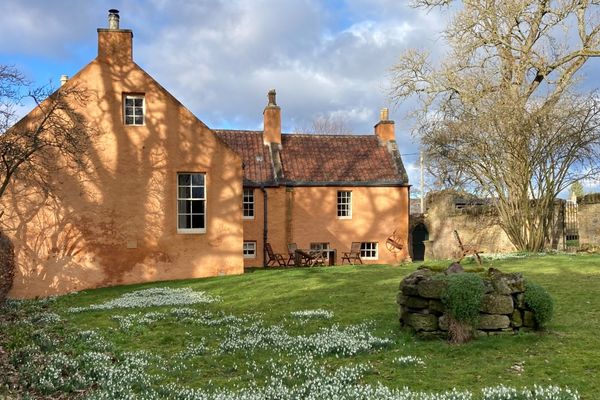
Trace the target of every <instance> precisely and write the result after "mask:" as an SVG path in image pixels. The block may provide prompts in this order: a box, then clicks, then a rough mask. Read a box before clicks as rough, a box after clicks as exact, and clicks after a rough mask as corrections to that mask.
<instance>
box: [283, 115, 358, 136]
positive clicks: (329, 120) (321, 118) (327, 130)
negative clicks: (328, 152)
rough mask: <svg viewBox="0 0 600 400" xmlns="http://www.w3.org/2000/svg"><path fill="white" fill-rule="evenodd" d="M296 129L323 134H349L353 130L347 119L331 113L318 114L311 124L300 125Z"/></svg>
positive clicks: (299, 131)
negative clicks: (349, 126)
mask: <svg viewBox="0 0 600 400" xmlns="http://www.w3.org/2000/svg"><path fill="white" fill-rule="evenodd" d="M294 131H296V132H298V133H312V134H323V135H348V134H350V132H351V131H350V128H348V125H347V124H346V121H344V120H343V119H342V118H339V117H334V116H331V115H327V116H326V115H318V116H316V117H315V118H314V119H313V120H312V121H311V122H310V123H309V124H306V125H305V126H302V127H298V128H296V129H294Z"/></svg>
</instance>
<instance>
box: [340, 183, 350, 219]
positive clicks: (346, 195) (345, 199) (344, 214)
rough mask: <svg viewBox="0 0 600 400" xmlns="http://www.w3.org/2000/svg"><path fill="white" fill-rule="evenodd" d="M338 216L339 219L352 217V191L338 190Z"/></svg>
mask: <svg viewBox="0 0 600 400" xmlns="http://www.w3.org/2000/svg"><path fill="white" fill-rule="evenodd" d="M337 217H338V218H339V219H350V218H352V192H351V191H349V190H338V192H337Z"/></svg>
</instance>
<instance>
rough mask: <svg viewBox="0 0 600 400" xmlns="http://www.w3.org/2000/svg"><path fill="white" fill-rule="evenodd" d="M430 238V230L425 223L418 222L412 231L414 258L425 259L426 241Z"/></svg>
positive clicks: (416, 259)
mask: <svg viewBox="0 0 600 400" xmlns="http://www.w3.org/2000/svg"><path fill="white" fill-rule="evenodd" d="M426 240H429V232H428V231H427V228H426V227H425V225H424V224H418V225H417V226H415V227H414V228H413V231H412V259H413V261H423V260H424V259H425V243H424V242H425V241H426Z"/></svg>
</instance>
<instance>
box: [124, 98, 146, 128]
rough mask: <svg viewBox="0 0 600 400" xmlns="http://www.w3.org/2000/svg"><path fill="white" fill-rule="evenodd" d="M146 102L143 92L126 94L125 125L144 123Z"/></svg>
mask: <svg viewBox="0 0 600 400" xmlns="http://www.w3.org/2000/svg"><path fill="white" fill-rule="evenodd" d="M145 103H146V102H145V101H144V95H143V94H141V95H140V94H136V95H131V94H128V95H125V125H144V117H145V114H146V104H145Z"/></svg>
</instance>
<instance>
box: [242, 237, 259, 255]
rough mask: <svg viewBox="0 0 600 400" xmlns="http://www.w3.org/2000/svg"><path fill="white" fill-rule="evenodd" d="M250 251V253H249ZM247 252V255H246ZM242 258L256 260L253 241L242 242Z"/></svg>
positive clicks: (254, 242)
mask: <svg viewBox="0 0 600 400" xmlns="http://www.w3.org/2000/svg"><path fill="white" fill-rule="evenodd" d="M250 251H251V252H252V253H250ZM246 252H248V254H246ZM242 254H243V255H244V258H256V241H255V240H244V247H243V249H242Z"/></svg>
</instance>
